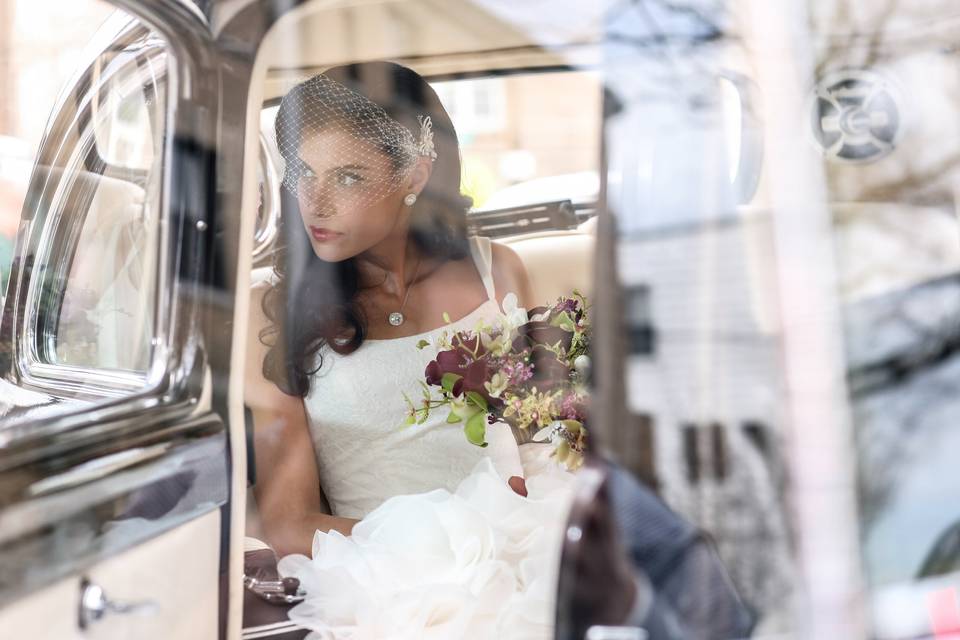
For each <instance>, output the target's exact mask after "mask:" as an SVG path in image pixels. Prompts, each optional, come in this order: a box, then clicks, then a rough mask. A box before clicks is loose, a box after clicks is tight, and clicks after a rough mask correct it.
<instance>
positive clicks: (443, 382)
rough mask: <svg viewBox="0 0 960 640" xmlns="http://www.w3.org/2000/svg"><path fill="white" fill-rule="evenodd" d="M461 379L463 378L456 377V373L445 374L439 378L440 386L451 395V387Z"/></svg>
mask: <svg viewBox="0 0 960 640" xmlns="http://www.w3.org/2000/svg"><path fill="white" fill-rule="evenodd" d="M462 377H463V376H461V375H457V374H456V373H445V374H443V377H442V378H440V386H441V387H443V390H444V391H447V392H449V393H453V385H455V384H456V383H457V380H459V379H460V378H462Z"/></svg>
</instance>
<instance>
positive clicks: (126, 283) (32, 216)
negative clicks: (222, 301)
mask: <svg viewBox="0 0 960 640" xmlns="http://www.w3.org/2000/svg"><path fill="white" fill-rule="evenodd" d="M31 7H32V5H31ZM98 7H99V5H97V7H92V8H88V11H87V13H83V14H82V15H97V11H98V10H100V9H98ZM17 8H18V10H19V4H18V5H17ZM24 11H25V12H26V15H27V16H30V17H32V19H33V20H35V21H36V20H40V18H41V17H43V15H46V14H42V11H41V14H42V15H36V11H37V9H34V8H30V9H24ZM99 15H100V17H101V22H102V21H103V18H104V17H105V16H107V15H109V19H108V20H107V21H106V22H105V23H103V26H102V27H101V28H100V29H99V30H96V31H95V30H94V29H93V27H95V26H96V25H91V30H90V31H88V32H87V34H86V43H85V45H84V46H85V49H84V52H83V53H81V54H77V53H75V54H74V56H73V63H74V64H75V65H76V62H77V60H78V59H79V60H82V61H83V62H82V63H81V65H80V66H79V68H73V69H71V71H72V72H73V75H72V76H70V80H69V81H67V82H66V83H65V84H64V86H62V87H59V89H60V91H61V94H60V95H61V98H60V101H59V102H58V103H53V102H52V101H50V102H48V103H46V104H45V105H44V107H43V109H45V110H46V113H45V117H46V118H47V120H46V122H47V125H46V127H47V128H46V132H47V135H46V138H45V144H44V145H43V146H42V147H39V146H38V147H36V148H35V149H34V150H33V151H32V153H33V154H35V156H34V157H33V158H32V160H31V162H30V164H31V165H32V166H31V167H30V171H29V174H28V175H29V178H28V179H29V180H30V181H31V185H32V187H31V195H30V198H29V199H24V200H22V202H23V213H24V219H25V220H28V221H29V224H28V225H25V226H24V227H23V231H22V234H21V236H22V237H21V248H20V254H19V255H18V256H17V259H18V260H19V261H20V268H21V270H20V272H19V278H20V279H21V281H20V286H19V288H18V291H17V300H16V302H15V303H14V301H13V300H12V299H11V300H10V301H9V302H10V304H11V305H13V304H16V306H17V307H19V308H21V309H24V312H23V313H22V315H20V316H18V321H19V322H20V323H21V324H19V325H18V326H17V327H16V328H15V329H14V331H13V335H15V336H16V338H15V340H16V345H11V346H12V347H13V348H15V349H16V350H17V352H18V354H19V357H18V361H19V362H20V365H19V366H20V367H21V368H23V369H24V370H23V371H21V372H20V375H22V376H24V378H26V379H28V380H31V382H34V383H37V384H39V385H41V386H43V385H46V386H50V385H53V386H54V387H57V388H60V389H62V388H63V382H64V381H66V380H69V381H71V384H72V385H73V387H72V388H74V389H87V390H94V389H97V390H100V391H103V392H109V391H111V390H112V391H117V390H118V388H119V389H120V390H122V389H130V388H137V387H139V386H141V385H142V384H143V376H144V375H145V373H146V371H147V370H148V368H149V366H150V358H151V353H152V349H153V345H154V337H155V336H156V335H157V330H156V324H155V314H156V312H157V304H156V293H157V285H158V280H157V278H158V274H159V271H160V269H159V260H160V230H161V223H160V220H159V217H158V207H159V193H160V186H161V181H162V175H163V174H162V160H163V156H162V149H163V142H164V136H165V127H166V116H165V105H166V78H165V72H166V54H165V47H164V45H163V43H162V42H161V41H160V40H158V39H157V38H156V37H155V36H154V35H153V34H151V32H149V31H148V30H147V29H145V28H143V27H142V26H141V25H139V24H137V23H135V22H131V21H130V20H129V19H128V18H127V17H126V16H125V15H124V14H122V13H120V12H113V13H110V14H107V13H105V12H102V13H100V14H99ZM31 24H35V22H32V23H31ZM57 24H59V23H57ZM65 29H66V28H65V27H64V32H63V33H64V34H65V33H66V31H65ZM65 37H66V36H65ZM71 37H74V36H71ZM75 41H76V40H71V39H69V38H68V39H67V42H68V43H69V42H75ZM78 44H79V42H78ZM73 82H75V83H76V84H75V85H73V84H71V83H73ZM33 108H34V109H36V108H38V107H36V106H34V107H33ZM24 119H25V120H26V118H24ZM23 188H24V193H26V191H25V189H26V183H24V184H23ZM19 213H20V212H19V211H18V212H17V214H19ZM11 217H12V214H11ZM9 317H10V318H13V317H15V316H14V315H13V314H10V315H9ZM51 367H52V368H51ZM100 373H103V374H105V375H106V376H107V377H106V378H103V377H100V378H98V377H97V376H98V375H99V374H100ZM117 385H119V387H117Z"/></svg>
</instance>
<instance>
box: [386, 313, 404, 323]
mask: <svg viewBox="0 0 960 640" xmlns="http://www.w3.org/2000/svg"><path fill="white" fill-rule="evenodd" d="M387 322H389V323H390V324H392V325H393V326H395V327H399V326H400V325H402V324H403V314H402V313H400V312H399V311H394V312H393V313H391V314H390V317H388V318H387Z"/></svg>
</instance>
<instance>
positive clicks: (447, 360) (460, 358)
mask: <svg viewBox="0 0 960 640" xmlns="http://www.w3.org/2000/svg"><path fill="white" fill-rule="evenodd" d="M466 363H467V359H466V357H465V356H464V355H463V354H462V353H461V352H460V351H459V350H457V349H448V350H446V351H441V352H440V353H438V354H437V359H436V360H431V361H430V363H429V364H428V365H427V368H426V369H425V370H424V372H423V375H424V377H425V378H426V379H427V384H432V385H439V384H440V382H441V381H442V380H443V374H445V373H456V374H457V375H463V372H462V371H461V369H462V368H463V365H465V364H466Z"/></svg>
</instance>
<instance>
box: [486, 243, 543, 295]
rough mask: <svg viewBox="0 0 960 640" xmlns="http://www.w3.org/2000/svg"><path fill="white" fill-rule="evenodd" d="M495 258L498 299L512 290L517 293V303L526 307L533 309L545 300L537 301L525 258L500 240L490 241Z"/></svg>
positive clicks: (494, 275)
mask: <svg viewBox="0 0 960 640" xmlns="http://www.w3.org/2000/svg"><path fill="white" fill-rule="evenodd" d="M490 246H491V250H492V258H493V286H494V288H495V289H496V290H497V291H496V293H497V301H498V302H502V301H503V296H505V295H507V294H508V293H510V292H511V291H512V292H513V293H515V294H517V303H518V304H519V305H520V306H521V307H523V308H524V309H527V310H529V309H533V308H534V307H536V306H537V305H538V304H543V301H540V302H537V301H536V300H535V297H534V292H533V287H532V286H531V284H530V276H528V275H527V268H526V267H525V266H523V260H521V259H520V256H518V255H517V252H516V251H514V250H513V249H512V248H511V247H510V246H508V245H505V244H500V243H498V242H492V243H490Z"/></svg>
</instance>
